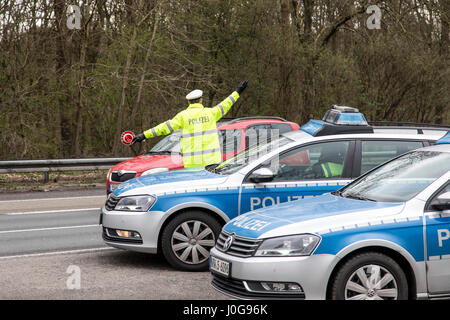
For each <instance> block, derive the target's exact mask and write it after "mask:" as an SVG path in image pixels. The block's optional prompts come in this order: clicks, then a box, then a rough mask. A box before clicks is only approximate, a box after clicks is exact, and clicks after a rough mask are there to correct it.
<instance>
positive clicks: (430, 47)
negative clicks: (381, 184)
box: [0, 0, 450, 160]
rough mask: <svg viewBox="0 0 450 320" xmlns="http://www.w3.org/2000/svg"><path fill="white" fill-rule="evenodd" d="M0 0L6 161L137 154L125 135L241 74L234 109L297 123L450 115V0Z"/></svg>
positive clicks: (223, 90) (0, 153) (209, 100)
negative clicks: (353, 112)
mask: <svg viewBox="0 0 450 320" xmlns="http://www.w3.org/2000/svg"><path fill="white" fill-rule="evenodd" d="M0 3H1V4H0V47H1V49H0V111H1V117H0V146H1V149H0V158H1V159H2V160H6V159H38V158H72V157H95V156H131V155H134V154H133V153H132V151H131V149H130V148H129V147H125V146H123V145H121V143H120V134H121V132H123V131H125V130H132V131H134V132H135V133H140V132H142V131H143V130H145V129H148V128H150V127H152V126H154V125H156V124H159V123H160V122H162V121H165V120H167V119H169V118H171V117H172V116H174V115H175V114H176V113H177V112H179V111H181V110H182V109H184V108H186V107H187V103H186V100H185V96H186V94H187V93H188V92H190V91H191V90H193V89H197V88H198V89H202V90H203V91H204V105H205V106H211V105H213V104H215V103H218V102H220V101H221V100H222V99H223V98H225V97H226V96H227V95H228V94H230V93H231V92H232V91H234V90H235V88H236V86H237V85H238V83H239V82H240V81H242V80H245V79H248V80H249V86H248V88H247V90H246V91H245V92H244V93H243V95H242V97H241V99H240V100H239V101H238V103H237V104H236V105H235V106H234V107H233V108H232V109H231V111H230V113H229V114H228V116H232V117H238V116H250V115H273V116H281V117H284V118H286V119H288V120H291V121H295V122H297V123H299V124H303V123H305V122H306V121H307V120H308V118H309V117H310V116H311V115H312V116H313V117H314V118H318V119H321V118H322V116H323V114H324V112H325V111H326V110H327V109H329V108H330V106H331V105H332V104H340V105H348V106H354V107H357V108H359V109H360V110H361V111H362V112H363V113H364V114H365V115H366V117H367V118H368V119H369V120H372V121H374V120H377V121H382V120H389V121H410V122H428V123H437V124H449V123H450V107H449V102H450V90H449V89H450V88H449V83H450V74H449V50H450V49H449V20H450V1H448V0H428V1H426V0H423V1H419V0H386V1H375V0H370V1H366V0H359V1H350V0H341V1H336V0H201V1H196V0H86V1H76V0H68V1H63V0H0ZM69 5H77V6H78V7H79V8H80V9H81V25H80V28H79V29H73V28H69V27H68V25H67V21H68V19H71V13H72V11H70V10H69V11H67V8H68V6H69ZM371 5H377V6H378V7H379V8H380V9H381V14H382V16H381V20H380V21H381V24H380V28H379V29H369V28H368V27H367V26H368V24H367V23H368V22H373V14H372V13H370V12H369V13H367V12H366V10H367V8H368V7H369V6H371ZM368 20H369V21H368ZM70 21H72V20H70ZM150 145H151V143H149V142H146V143H145V146H144V148H148V147H149V146H150ZM139 151H143V148H141V149H140V150H139Z"/></svg>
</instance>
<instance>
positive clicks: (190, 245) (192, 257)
mask: <svg viewBox="0 0 450 320" xmlns="http://www.w3.org/2000/svg"><path fill="white" fill-rule="evenodd" d="M221 229H222V225H221V224H220V223H219V221H218V220H217V219H215V218H214V217H212V216H211V215H209V214H207V213H205V212H202V211H188V212H183V213H181V214H179V215H177V216H176V217H175V218H174V219H173V220H171V221H170V222H169V223H168V224H167V226H166V227H165V228H164V230H163V233H162V237H161V248H162V252H163V255H164V257H165V258H166V260H167V261H168V262H169V263H170V264H171V265H172V266H173V267H175V268H177V269H180V270H184V271H206V270H208V267H209V250H210V249H211V248H212V247H214V245H215V243H216V240H217V238H218V236H219V234H220V231H221Z"/></svg>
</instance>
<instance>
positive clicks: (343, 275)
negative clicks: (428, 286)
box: [331, 252, 408, 300]
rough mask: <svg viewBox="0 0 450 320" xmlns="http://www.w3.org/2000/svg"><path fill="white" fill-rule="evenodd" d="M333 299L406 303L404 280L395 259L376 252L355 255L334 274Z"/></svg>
mask: <svg viewBox="0 0 450 320" xmlns="http://www.w3.org/2000/svg"><path fill="white" fill-rule="evenodd" d="M331 299H333V300H406V299H408V281H407V279H406V276H405V273H404V272H403V270H402V268H401V267H400V266H399V264H398V263H397V262H395V260H393V259H392V258H390V257H388V256H386V255H384V254H381V253H378V252H366V253H362V254H358V255H356V256H354V257H353V258H351V259H349V260H348V261H347V262H345V263H344V264H343V265H342V266H341V267H340V268H339V270H338V271H337V273H336V274H335V277H334V279H333V284H332V287H331Z"/></svg>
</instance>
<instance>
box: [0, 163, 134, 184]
mask: <svg viewBox="0 0 450 320" xmlns="http://www.w3.org/2000/svg"><path fill="white" fill-rule="evenodd" d="M128 159H130V158H84V159H51V160H6V161H0V174H1V173H24V172H43V173H44V182H48V181H49V173H50V172H60V171H85V170H86V171H89V170H109V169H110V168H111V167H112V166H114V165H115V164H117V163H119V162H122V161H125V160H128Z"/></svg>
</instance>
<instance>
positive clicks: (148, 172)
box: [141, 168, 169, 176]
mask: <svg viewBox="0 0 450 320" xmlns="http://www.w3.org/2000/svg"><path fill="white" fill-rule="evenodd" d="M166 171H169V169H168V168H153V169H149V170H146V171H144V172H142V174H141V176H146V175H148V174H154V173H160V172H166Z"/></svg>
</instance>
